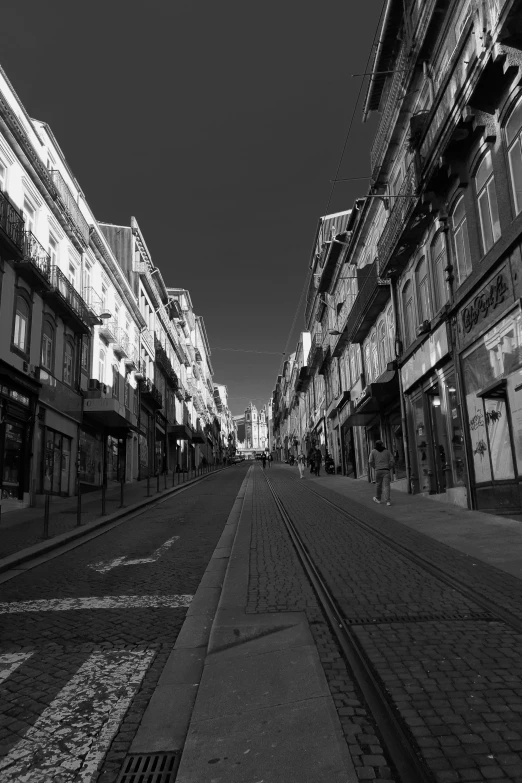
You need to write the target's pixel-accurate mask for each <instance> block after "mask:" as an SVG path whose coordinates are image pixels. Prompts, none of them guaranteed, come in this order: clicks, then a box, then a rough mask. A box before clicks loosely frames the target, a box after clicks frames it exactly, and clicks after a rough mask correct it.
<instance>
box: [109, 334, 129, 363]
mask: <svg viewBox="0 0 522 783" xmlns="http://www.w3.org/2000/svg"><path fill="white" fill-rule="evenodd" d="M114 336H115V337H116V341H115V343H114V345H113V346H112V350H113V351H114V353H115V354H116V356H118V357H119V358H120V359H123V358H124V357H126V356H128V354H129V338H128V336H127V332H126V331H125V329H123V328H122V327H121V326H116V327H115V329H114Z"/></svg>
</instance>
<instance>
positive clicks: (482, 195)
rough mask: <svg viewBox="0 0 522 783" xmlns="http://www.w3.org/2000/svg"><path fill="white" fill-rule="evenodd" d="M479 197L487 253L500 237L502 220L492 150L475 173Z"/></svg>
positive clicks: (481, 225) (481, 224) (483, 237)
mask: <svg viewBox="0 0 522 783" xmlns="http://www.w3.org/2000/svg"><path fill="white" fill-rule="evenodd" d="M475 185H476V188H477V199H478V205H479V214H480V228H481V231H482V247H483V249H484V253H487V252H488V250H489V249H490V247H492V246H493V245H494V244H495V242H496V241H497V239H498V238H499V237H500V221H499V218H498V205H497V193H496V190H495V179H494V177H493V162H492V159H491V152H488V153H486V155H484V157H483V158H482V163H481V164H480V166H479V167H478V169H477V173H476V174H475Z"/></svg>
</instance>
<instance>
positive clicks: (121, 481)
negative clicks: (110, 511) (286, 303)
mask: <svg viewBox="0 0 522 783" xmlns="http://www.w3.org/2000/svg"><path fill="white" fill-rule="evenodd" d="M124 487H125V478H124V477H122V478H121V479H120V508H123V507H124V502H123V495H124Z"/></svg>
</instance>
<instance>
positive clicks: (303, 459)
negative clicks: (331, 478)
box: [297, 451, 306, 478]
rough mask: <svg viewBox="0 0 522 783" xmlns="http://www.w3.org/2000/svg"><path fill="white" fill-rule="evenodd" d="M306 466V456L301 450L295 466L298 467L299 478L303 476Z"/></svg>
mask: <svg viewBox="0 0 522 783" xmlns="http://www.w3.org/2000/svg"><path fill="white" fill-rule="evenodd" d="M305 466H306V457H305V455H304V454H303V452H302V451H301V453H300V454H299V456H298V457H297V467H298V468H299V478H303V473H304V469H305Z"/></svg>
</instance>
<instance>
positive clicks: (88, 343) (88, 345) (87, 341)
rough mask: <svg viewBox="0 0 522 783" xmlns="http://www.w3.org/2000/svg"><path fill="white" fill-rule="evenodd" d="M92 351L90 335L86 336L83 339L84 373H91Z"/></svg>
mask: <svg viewBox="0 0 522 783" xmlns="http://www.w3.org/2000/svg"><path fill="white" fill-rule="evenodd" d="M90 349H91V341H90V338H89V335H87V334H84V335H83V337H82V357H81V366H82V370H83V371H84V372H88V371H89V354H90V352H91V351H90Z"/></svg>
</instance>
